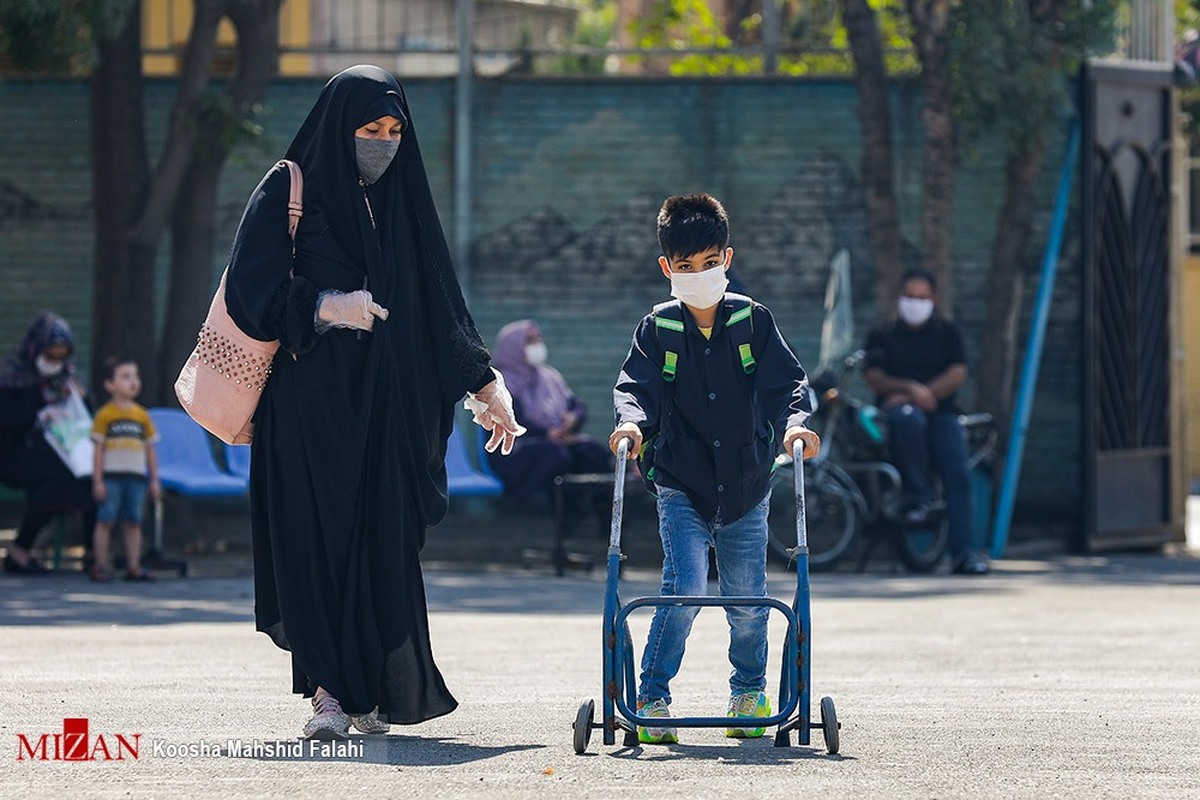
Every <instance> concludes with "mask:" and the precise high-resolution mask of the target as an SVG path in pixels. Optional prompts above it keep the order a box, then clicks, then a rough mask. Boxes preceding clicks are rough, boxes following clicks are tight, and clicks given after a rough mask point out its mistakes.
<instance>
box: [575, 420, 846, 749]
mask: <svg viewBox="0 0 1200 800" xmlns="http://www.w3.org/2000/svg"><path fill="white" fill-rule="evenodd" d="M629 445H630V439H628V438H625V439H622V440H621V441H620V442H619V443H618V445H617V467H616V470H617V471H616V483H615V485H614V488H613V507H612V532H611V534H610V536H609V541H608V572H607V577H606V578H605V592H604V628H603V631H602V633H603V648H604V667H603V669H604V691H603V712H604V716H603V718H602V719H601V720H600V722H596V721H595V719H594V717H595V711H596V703H595V701H594V700H592V699H588V700H584V701H583V703H581V704H580V706H579V712H578V713H577V714H576V716H575V736H574V744H575V752H576V753H579V754H582V753H583V752H585V751H586V750H587V746H588V741H589V740H590V739H591V736H592V730H593V729H594V728H600V729H602V730H603V731H604V743H605V744H608V745H611V744H615V743H616V735H617V730H618V729H620V730H623V731H625V738H624V745H625V746H626V747H636V746H637V744H638V738H637V728H638V726H639V725H640V726H643V727H656V726H662V725H663V724H664V722H665V720H664V719H662V718H650V717H642V716H639V715H638V713H637V711H636V710H635V709H636V707H637V682H636V679H635V675H634V662H633V643H632V640H631V639H630V636H629V625H628V622H627V618H628V616H629V613H630V612H631V611H633V610H634V609H637V608H642V607H643V606H720V607H723V608H727V607H731V606H767V607H768V608H774V609H776V610H777V611H779V612H780V613H781V614H783V616H784V618H785V619H786V620H787V640H786V641H785V642H784V648H783V668H782V670H781V673H782V674H781V675H780V679H779V706H780V708H779V712H778V713H777V714H774V715H772V716H770V717H671V718H670V720H669V724H670V725H671V727H679V728H725V727H729V728H736V727H754V728H761V727H769V726H772V725H778V726H779V728H778V731H777V732H776V734H775V746H776V747H789V746H791V743H792V741H791V732H792V731H793V730H797V731H798V732H799V740H800V744H802V745H807V744H808V743H809V731H810V730H811V729H813V728H819V729H821V731H822V732H823V734H824V738H825V749H826V750H828V751H829V753H830V754H831V755H832V754H835V753H837V752H838V747H839V744H840V743H839V741H838V730H839V728H840V726H839V724H838V720H837V712H836V710H835V709H834V705H833V698H830V697H823V698H821V721H820V722H813V721H812V718H811V704H812V698H811V690H810V682H809V677H810V667H811V663H810V662H811V648H812V635H811V631H812V625H811V617H810V612H809V588H808V534H807V532H806V528H805V516H804V470H803V469H802V468H801V469H796V470H794V473H795V491H796V596H795V599H794V600H793V601H792V606H791V608H788V606H786V605H785V604H783V603H781V602H780V601H778V600H776V599H775V598H773V597H709V596H687V595H678V596H672V597H637V598H634V599H633V600H631V601H630V602H628V603H626V604H624V605H622V604H621V600H620V597H619V596H618V594H617V579H618V577H619V575H620V566H621V560H622V559H623V558H624V556H623V555H622V554H621V513H622V509H623V507H624V504H625V467H626V459H627V457H628V455H629ZM803 447H804V443H803V442H802V441H799V440H798V441H796V442H795V444H794V446H793V456H794V458H795V463H797V464H802V463H803V462H802V460H801V451H802V449H803ZM618 634H619V635H618ZM618 712H619V714H618Z"/></svg>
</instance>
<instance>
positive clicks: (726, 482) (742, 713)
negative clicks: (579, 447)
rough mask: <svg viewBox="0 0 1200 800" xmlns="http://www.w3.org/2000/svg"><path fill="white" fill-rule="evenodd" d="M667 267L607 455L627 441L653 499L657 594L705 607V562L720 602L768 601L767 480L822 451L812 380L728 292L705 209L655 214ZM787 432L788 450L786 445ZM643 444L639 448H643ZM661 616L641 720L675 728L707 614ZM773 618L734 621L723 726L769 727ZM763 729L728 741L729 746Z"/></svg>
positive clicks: (721, 234) (768, 325) (722, 230)
mask: <svg viewBox="0 0 1200 800" xmlns="http://www.w3.org/2000/svg"><path fill="white" fill-rule="evenodd" d="M658 241H659V246H660V247H661V248H662V256H660V257H659V259H658V263H659V267H660V268H661V269H662V272H663V275H665V276H666V277H667V278H668V279H669V280H670V281H671V295H672V296H673V297H675V298H677V300H676V301H674V302H669V303H662V304H660V305H657V306H655V307H654V309H653V311H652V312H651V313H650V314H648V315H646V316H645V317H643V318H642V321H641V323H639V324H638V327H637V330H636V331H635V332H634V336H633V345H632V347H630V350H629V355H628V356H626V358H625V363H624V365H623V366H622V368H621V374H620V376H619V377H618V378H617V384H616V387H615V388H614V389H613V402H614V406H615V410H616V423H617V424H616V429H615V430H614V431H613V433H612V435H611V436H610V437H609V446H610V447H611V448H612V450H613V452H614V453H615V452H617V446H618V443H619V442H620V441H621V439H629V440H630V444H631V446H630V448H629V457H630V458H638V459H639V464H640V466H641V470H642V475H643V476H644V477H645V478H646V480H647V484H648V487H649V488H651V490H652V491H653V492H654V494H655V495H656V496H657V498H658V504H657V505H658V526H659V536H660V537H661V539H662V547H663V570H662V594H663V596H671V595H703V594H706V593H707V589H708V553H709V548H710V547H713V548H715V549H716V553H717V567H718V569H717V574H718V577H719V581H720V593H721V595H722V596H724V597H730V596H749V597H765V596H766V594H767V575H766V571H767V511H768V508H769V506H770V499H771V472H772V469H773V466H774V460H775V455H776V453H777V452H778V450H779V447H780V445H781V444H782V446H783V449H784V451H785V452H788V453H791V452H792V446H793V443H794V442H795V441H796V440H798V439H799V440H801V441H803V444H804V453H805V454H806V456H808V455H813V454H815V453H816V452H817V450H818V449H819V448H820V439H819V438H818V437H817V434H816V433H814V432H813V431H810V430H808V429H807V428H805V427H804V422H805V420H806V419H807V418H808V416H809V414H810V413H811V410H812V409H811V406H810V403H809V399H808V391H807V385H808V384H807V379H806V377H805V374H804V369H803V367H801V366H800V362H799V361H798V360H797V359H796V356H795V355H793V353H792V351H791V349H790V348H789V347H788V345H787V343H786V342H785V341H784V340H783V337H782V336H781V335H780V334H779V330H778V329H777V328H776V327H775V320H774V318H773V317H772V315H771V312H770V311H768V310H767V308H766V306H763V305H761V304H759V303H756V302H754V301H753V300H751V299H750V298H749V297H745V296H743V295H738V294H732V293H727V292H726V286H727V285H728V280H727V278H726V275H725V273H726V271H727V270H728V269H729V265H730V262H731V261H732V258H733V248H731V247H729V218H728V216H727V215H726V213H725V209H724V207H722V205H721V203H720V202H719V201H718V200H717V199H716V198H714V197H712V196H711V195H707V194H702V195H687V196H675V197H669V198H667V200H666V202H665V203H663V206H662V209H661V210H660V211H659V213H658ZM780 432H782V433H783V436H782V438H781V437H780V436H779V433H780ZM643 441H644V442H645V446H644V447H643ZM699 610H700V609H699V608H698V607H696V606H686V607H685V606H677V607H672V606H658V607H656V608H655V612H654V618H653V620H651V623H650V633H649V636H648V639H647V642H646V649H645V651H644V652H643V654H642V665H641V677H640V681H639V687H638V695H637V700H638V704H637V705H638V710H639V714H640V715H641V716H646V717H664V718H669V717H670V711H669V709H668V707H669V706H670V704H671V693H670V690H669V688H668V685H669V683H670V681H671V679H672V678H674V677H675V674H676V673H677V672H678V671H679V666H680V663H681V662H682V660H683V652H684V647H685V645H686V643H687V637H688V634H689V633H690V632H691V629H692V621H693V620H694V619H695V617H696V614H697V613H698V612H699ZM767 614H768V609H767V608H766V607H765V606H758V607H730V608H726V610H725V616H726V619H727V621H728V623H729V633H730V637H729V661H730V663H731V664H732V666H733V670H732V673H731V674H730V678H729V689H730V699H729V706H728V708H727V711H726V716H730V717H769V716H770V715H771V703H770V700H769V699H768V697H767V695H766V694H765V693H764V692H763V689H765V688H766V669H767ZM763 733H764V729H763V728H729V729H727V730H726V735H727V736H730V737H734V738H743V737H747V738H748V737H757V736H762V735H763ZM638 739H639V741H642V742H645V743H648V744H661V743H668V742H670V743H674V742H677V741H679V738H678V735H677V734H676V731H675V729H674V728H670V727H662V728H657V727H652V728H642V727H639V728H638Z"/></svg>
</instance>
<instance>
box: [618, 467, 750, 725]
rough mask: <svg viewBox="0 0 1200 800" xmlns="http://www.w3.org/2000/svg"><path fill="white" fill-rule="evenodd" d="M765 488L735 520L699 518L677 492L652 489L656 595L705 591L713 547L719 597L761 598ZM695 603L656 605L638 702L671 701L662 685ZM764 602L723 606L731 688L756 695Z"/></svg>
mask: <svg viewBox="0 0 1200 800" xmlns="http://www.w3.org/2000/svg"><path fill="white" fill-rule="evenodd" d="M770 505H771V493H770V492H767V496H766V497H764V498H763V499H762V502H760V503H759V504H758V505H756V506H755V507H754V508H752V509H750V510H749V511H748V512H746V514H745V515H744V516H743V517H742V518H741V519H739V520H736V521H734V522H729V523H723V522H721V521H720V519H717V520H716V521H714V522H712V523H708V522H705V521H704V520H703V519H701V518H700V515H699V514H697V513H696V509H694V508H693V507H692V504H691V501H689V500H688V498H687V495H686V494H685V493H684V492H681V491H678V490H677V489H667V488H664V487H661V486H660V487H658V531H659V536H660V537H661V538H662V546H663V577H662V595H663V596H664V597H667V596H671V595H703V594H708V550H709V547H716V549H717V572H718V574H719V575H720V588H721V596H722V597H731V596H743V597H766V595H767V510H768V509H769V507H770ZM699 611H700V608H699V607H698V606H683V607H678V606H658V607H656V608H655V610H654V619H653V620H651V622H650V635H649V637H648V639H647V641H646V650H645V652H643V653H642V674H641V680H640V687H641V688H640V689H639V690H638V700H639V701H642V700H656V699H658V698H663V699H665V700H666V701H667V702H668V703H670V702H671V691H670V689H669V688H668V684H669V683H670V681H671V679H672V678H674V677H675V674H676V673H677V672H679V665H680V663H681V662H682V661H683V650H684V646H685V645H686V644H687V637H688V634H689V633H691V630H692V621H693V620H695V618H696V614H698V613H699ZM768 613H769V609H768V608H767V607H766V606H759V607H754V608H745V607H742V608H727V609H725V618H726V620H728V622H729V663H730V664H732V665H733V672H732V673H731V674H730V676H729V689H730V691H731V692H759V691H762V690H763V688H764V687H765V686H766V685H767V615H768Z"/></svg>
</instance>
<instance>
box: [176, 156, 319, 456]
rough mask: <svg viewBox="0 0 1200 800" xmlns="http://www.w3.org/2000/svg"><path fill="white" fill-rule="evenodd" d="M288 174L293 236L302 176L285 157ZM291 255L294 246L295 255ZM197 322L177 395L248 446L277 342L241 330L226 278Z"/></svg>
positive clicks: (220, 433) (200, 417)
mask: <svg viewBox="0 0 1200 800" xmlns="http://www.w3.org/2000/svg"><path fill="white" fill-rule="evenodd" d="M279 163H280V164H286V165H287V168H288V172H290V173H291V178H292V189H291V195H290V197H289V198H288V233H289V234H290V235H291V237H292V241H293V242H295V240H296V226H297V225H299V224H300V217H301V216H302V215H303V214H304V175H303V174H302V173H301V172H300V165H299V164H297V163H296V162H294V161H287V160H283V161H280V162H279ZM294 253H295V250H294V247H293V254H294ZM228 272H229V268H228V267H226V269H225V272H222V273H221V282H220V283H219V284H217V292H216V294H214V295H213V299H212V304H211V305H210V306H209V307H208V316H207V317H206V318H205V320H204V324H203V325H201V326H200V334H199V336H198V337H197V341H196V347H195V349H194V350H192V354H191V355H190V356H188V360H187V361H186V362H185V363H184V365H183V369H181V370H180V371H179V378H177V379H176V381H175V396H176V397H178V398H179V404H180V405H181V406H183V410H184V411H186V412H187V413H188V415H189V416H190V417H191V418H192V419H194V420H196V422H198V423H200V425H201V427H203V428H204V429H205V430H207V431H208V432H209V433H211V434H213V435H214V436H216V437H217V438H218V439H220V440H221V441H222V442H225V443H226V444H250V442H251V440H252V439H253V438H254V424H253V423H252V422H251V421H250V419H251V418H252V417H253V416H254V409H255V408H257V407H258V399H259V397H260V396H262V390H263V387H264V386H266V384H267V378H268V377H269V376H270V374H271V362H272V361H274V360H275V353H276V352H277V351H278V350H279V342H278V340H276V341H273V342H262V341H259V340H258V339H253V338H251V337H249V336H247V335H246V334H244V333H242V330H241V328H239V327H238V326H237V324H236V323H235V322H234V321H233V319H232V318H231V317H230V316H229V311H228V310H227V309H226V308H225V276H226V275H227V274H228Z"/></svg>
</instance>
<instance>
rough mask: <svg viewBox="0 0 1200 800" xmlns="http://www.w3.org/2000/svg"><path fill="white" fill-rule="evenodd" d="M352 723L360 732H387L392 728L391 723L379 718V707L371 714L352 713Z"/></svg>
mask: <svg viewBox="0 0 1200 800" xmlns="http://www.w3.org/2000/svg"><path fill="white" fill-rule="evenodd" d="M350 724H351V725H353V726H354V728H355V729H356V730H357V731H358V732H359V733H387V732H388V731H390V730H391V729H392V726H391V725H389V724H387V723H386V722H384V721H383V720H381V719H380V718H379V709H378V708H376V709H375V710H374V711H372V712H371V713H370V714H351V715H350Z"/></svg>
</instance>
